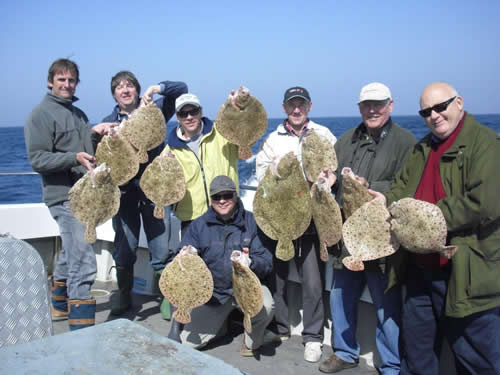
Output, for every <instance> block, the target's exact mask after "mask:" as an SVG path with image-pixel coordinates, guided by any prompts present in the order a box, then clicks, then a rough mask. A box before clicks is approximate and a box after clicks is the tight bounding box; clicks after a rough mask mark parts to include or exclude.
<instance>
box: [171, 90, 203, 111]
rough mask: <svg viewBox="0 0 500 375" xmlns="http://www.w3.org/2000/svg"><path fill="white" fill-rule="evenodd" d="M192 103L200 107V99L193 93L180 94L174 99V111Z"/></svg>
mask: <svg viewBox="0 0 500 375" xmlns="http://www.w3.org/2000/svg"><path fill="white" fill-rule="evenodd" d="M188 104H191V105H194V106H195V107H201V104H200V99H198V97H197V96H196V95H194V94H182V95H181V96H179V97H178V98H177V99H175V112H179V111H180V110H181V109H182V107H184V106H185V105H188Z"/></svg>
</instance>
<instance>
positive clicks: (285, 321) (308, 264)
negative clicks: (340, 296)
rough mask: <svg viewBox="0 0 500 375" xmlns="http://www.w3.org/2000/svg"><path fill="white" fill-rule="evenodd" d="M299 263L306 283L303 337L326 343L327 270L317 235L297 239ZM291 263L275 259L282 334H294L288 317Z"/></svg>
mask: <svg viewBox="0 0 500 375" xmlns="http://www.w3.org/2000/svg"><path fill="white" fill-rule="evenodd" d="M294 244H295V258H294V259H292V260H290V261H289V262H295V264H296V265H297V271H298V274H299V277H300V279H301V283H302V308H303V325H304V329H303V331H302V338H303V340H304V343H306V342H309V341H317V342H323V325H324V319H325V312H324V306H323V289H324V287H323V272H324V265H323V263H322V262H321V260H320V258H319V243H318V238H317V236H314V235H304V236H302V237H300V238H299V239H297V240H296V241H294ZM289 262H283V261H281V260H279V259H277V258H274V278H273V280H272V284H273V285H272V286H273V288H272V290H273V298H274V308H275V312H274V319H275V325H276V328H275V329H276V330H277V331H278V333H279V334H282V335H285V334H289V333H290V321H289V317H288V299H287V295H286V291H287V284H288V270H289V268H288V267H289V264H288V263H289Z"/></svg>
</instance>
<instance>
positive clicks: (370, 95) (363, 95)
mask: <svg viewBox="0 0 500 375" xmlns="http://www.w3.org/2000/svg"><path fill="white" fill-rule="evenodd" d="M386 99H392V96H391V90H389V87H387V86H386V85H384V84H383V83H379V82H372V83H369V84H368V85H366V86H363V88H362V89H361V92H360V93H359V101H358V104H359V103H361V102H364V101H365V100H386Z"/></svg>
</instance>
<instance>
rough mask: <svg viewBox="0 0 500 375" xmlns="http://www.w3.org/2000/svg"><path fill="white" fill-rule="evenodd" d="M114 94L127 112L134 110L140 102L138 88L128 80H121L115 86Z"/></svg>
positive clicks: (119, 104) (122, 108) (121, 107)
mask: <svg viewBox="0 0 500 375" xmlns="http://www.w3.org/2000/svg"><path fill="white" fill-rule="evenodd" d="M113 96H114V98H115V100H116V102H117V103H118V106H119V107H120V109H121V110H124V111H127V112H131V111H133V110H134V109H135V108H136V107H137V103H138V102H139V93H138V92H137V89H136V88H135V86H134V85H133V84H132V83H131V82H129V81H127V80H123V81H120V83H119V85H118V86H116V88H115V92H114V94H113Z"/></svg>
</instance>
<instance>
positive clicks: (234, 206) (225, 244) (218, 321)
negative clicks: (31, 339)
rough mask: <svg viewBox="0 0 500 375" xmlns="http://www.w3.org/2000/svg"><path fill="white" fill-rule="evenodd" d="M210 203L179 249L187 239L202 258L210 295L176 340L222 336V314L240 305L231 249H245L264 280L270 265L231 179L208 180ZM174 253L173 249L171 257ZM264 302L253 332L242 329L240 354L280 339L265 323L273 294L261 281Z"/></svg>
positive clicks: (194, 342) (192, 342)
mask: <svg viewBox="0 0 500 375" xmlns="http://www.w3.org/2000/svg"><path fill="white" fill-rule="evenodd" d="M210 201H211V204H210V208H209V209H208V211H207V212H206V213H205V214H203V215H202V216H201V217H199V218H197V219H196V220H194V221H193V222H192V223H191V224H190V225H189V227H188V229H187V231H186V233H185V235H184V237H183V239H182V241H181V243H180V245H179V248H178V249H177V252H176V253H178V252H179V251H180V250H181V249H182V248H183V247H184V246H187V245H191V246H193V247H195V248H196V249H197V250H198V255H199V256H200V257H201V258H202V259H203V260H204V261H205V263H206V265H207V267H208V268H209V269H210V272H211V273H212V276H213V280H214V291H213V296H212V298H211V299H210V300H209V301H208V302H207V303H206V304H205V305H203V306H200V307H197V308H195V309H193V311H192V312H191V323H188V324H186V325H185V326H184V329H183V331H182V333H181V334H180V339H181V342H182V343H184V344H186V345H189V346H193V347H195V348H198V349H199V348H202V347H203V346H205V345H206V344H208V343H209V342H210V341H212V340H213V339H215V338H216V337H221V336H223V335H224V334H225V333H226V332H225V329H226V328H225V327H227V325H226V324H225V323H226V319H227V318H228V316H229V314H230V313H231V311H232V310H234V309H235V308H238V309H240V307H239V306H238V305H237V303H236V301H235V299H234V296H233V289H232V288H233V274H232V265H231V264H232V263H231V255H232V253H233V251H234V250H239V251H243V252H244V253H246V254H247V255H248V258H249V260H248V258H247V259H246V260H245V261H248V263H249V264H248V263H245V264H246V265H248V266H249V267H250V269H251V270H252V271H253V272H254V273H255V274H256V275H257V277H258V278H259V279H260V280H264V279H265V278H266V277H267V275H268V274H269V273H270V272H271V270H272V255H271V253H270V251H269V250H268V249H267V248H265V247H264V246H263V244H262V241H261V236H263V234H262V232H261V231H260V230H259V229H258V228H257V224H256V223H255V219H254V216H253V214H252V213H251V212H248V211H246V210H245V209H244V207H243V203H242V202H241V200H240V199H239V198H238V194H237V191H236V185H235V184H234V182H233V180H231V179H230V178H229V177H227V176H217V177H215V178H214V179H213V180H212V182H211V184H210ZM174 255H175V254H172V257H173V256H174ZM262 293H263V296H264V306H263V308H262V310H261V311H260V312H259V313H258V314H257V315H256V316H255V317H253V318H252V319H251V323H252V332H251V333H247V332H245V333H244V336H243V339H242V344H241V350H240V354H241V355H242V356H245V357H251V356H253V355H254V354H255V351H256V350H257V349H258V348H259V347H260V346H262V345H263V344H265V343H266V342H269V341H272V340H276V339H279V338H278V337H277V336H274V335H273V334H272V333H271V332H270V331H266V329H265V328H266V327H267V325H268V324H269V322H270V321H271V319H272V317H273V313H274V311H273V299H272V296H271V292H270V291H269V289H268V288H267V287H266V286H264V285H262Z"/></svg>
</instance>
